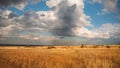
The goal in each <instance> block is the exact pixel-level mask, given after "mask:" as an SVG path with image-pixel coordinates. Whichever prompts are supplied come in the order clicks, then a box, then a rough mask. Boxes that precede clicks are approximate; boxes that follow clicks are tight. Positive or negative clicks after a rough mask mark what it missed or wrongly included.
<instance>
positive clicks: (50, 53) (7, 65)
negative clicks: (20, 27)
mask: <svg viewBox="0 0 120 68" xmlns="http://www.w3.org/2000/svg"><path fill="white" fill-rule="evenodd" d="M0 68H120V45H111V46H91V45H90V46H32V47H30V46H28V47H25V46H10V47H9V46H2V47H0Z"/></svg>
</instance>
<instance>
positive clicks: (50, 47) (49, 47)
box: [47, 46, 56, 49]
mask: <svg viewBox="0 0 120 68" xmlns="http://www.w3.org/2000/svg"><path fill="white" fill-rule="evenodd" d="M52 48H56V47H54V46H48V48H47V49H52Z"/></svg>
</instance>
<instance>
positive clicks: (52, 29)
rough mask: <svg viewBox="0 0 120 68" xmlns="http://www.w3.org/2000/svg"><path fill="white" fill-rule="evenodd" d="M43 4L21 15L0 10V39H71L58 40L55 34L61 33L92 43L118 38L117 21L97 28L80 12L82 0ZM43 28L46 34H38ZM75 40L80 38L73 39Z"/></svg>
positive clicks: (119, 25)
mask: <svg viewBox="0 0 120 68" xmlns="http://www.w3.org/2000/svg"><path fill="white" fill-rule="evenodd" d="M51 2H52V3H55V2H58V3H55V4H52V3H51ZM35 3H36V2H35ZM46 4H47V5H48V7H50V8H51V10H49V11H37V12H35V11H26V12H25V13H24V14H23V15H21V16H18V15H17V14H16V13H14V12H12V11H10V10H7V9H6V10H0V42H1V41H3V42H5V41H6V43H11V42H13V41H14V42H17V43H19V42H18V41H21V43H22V42H23V43H25V41H26V42H29V43H31V42H32V43H34V44H39V43H37V42H39V41H40V43H41V44H57V43H59V44H60V43H63V42H64V41H65V42H66V43H69V44H72V43H73V42H71V40H68V39H67V40H66V39H64V38H62V41H61V39H60V38H59V37H61V36H62V37H79V38H85V39H86V42H83V43H92V42H94V41H95V40H97V39H98V41H97V42H96V43H99V42H103V41H101V40H102V39H107V41H108V40H110V39H111V38H112V39H116V40H117V39H118V40H119V39H120V36H119V35H120V32H119V30H120V24H110V23H105V24H103V25H101V26H100V27H98V28H95V27H93V25H92V24H91V17H90V16H88V15H86V14H85V13H84V1H83V0H79V1H78V0H72V1H70V0H65V1H62V0H57V1H53V0H49V1H47V2H46ZM53 8H55V9H53ZM87 27H92V28H93V29H88V28H87ZM44 32H47V33H46V34H47V35H42V33H44ZM49 33H52V35H50V34H49ZM23 40H24V41H23ZM33 41H34V42H33ZM56 41H58V42H56ZM72 41H73V40H72ZM87 41H88V42H87ZM113 41H114V40H113ZM43 42H45V43H43ZM47 42H48V43H47ZM65 42H64V43H65ZM70 42H71V43H70ZM115 42H116V41H115ZM32 43H31V44H32ZM66 43H65V44H66ZM77 43H82V42H79V41H76V44H77Z"/></svg>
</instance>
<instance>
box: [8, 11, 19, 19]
mask: <svg viewBox="0 0 120 68" xmlns="http://www.w3.org/2000/svg"><path fill="white" fill-rule="evenodd" d="M14 17H18V15H17V14H16V13H15V12H12V13H10V14H9V16H8V18H14Z"/></svg>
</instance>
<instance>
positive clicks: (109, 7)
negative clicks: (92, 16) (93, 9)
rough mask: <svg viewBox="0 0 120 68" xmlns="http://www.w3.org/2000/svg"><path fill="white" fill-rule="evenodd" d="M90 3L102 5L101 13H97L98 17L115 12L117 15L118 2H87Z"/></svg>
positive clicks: (98, 0) (109, 0) (105, 0)
mask: <svg viewBox="0 0 120 68" xmlns="http://www.w3.org/2000/svg"><path fill="white" fill-rule="evenodd" d="M87 1H90V3H91V2H92V3H100V4H102V5H103V6H104V7H103V9H102V10H101V12H98V14H99V15H104V14H107V13H109V12H115V13H117V14H118V13H119V11H120V10H119V8H118V7H117V5H118V4H119V3H118V2H119V1H118V0H87Z"/></svg>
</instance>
